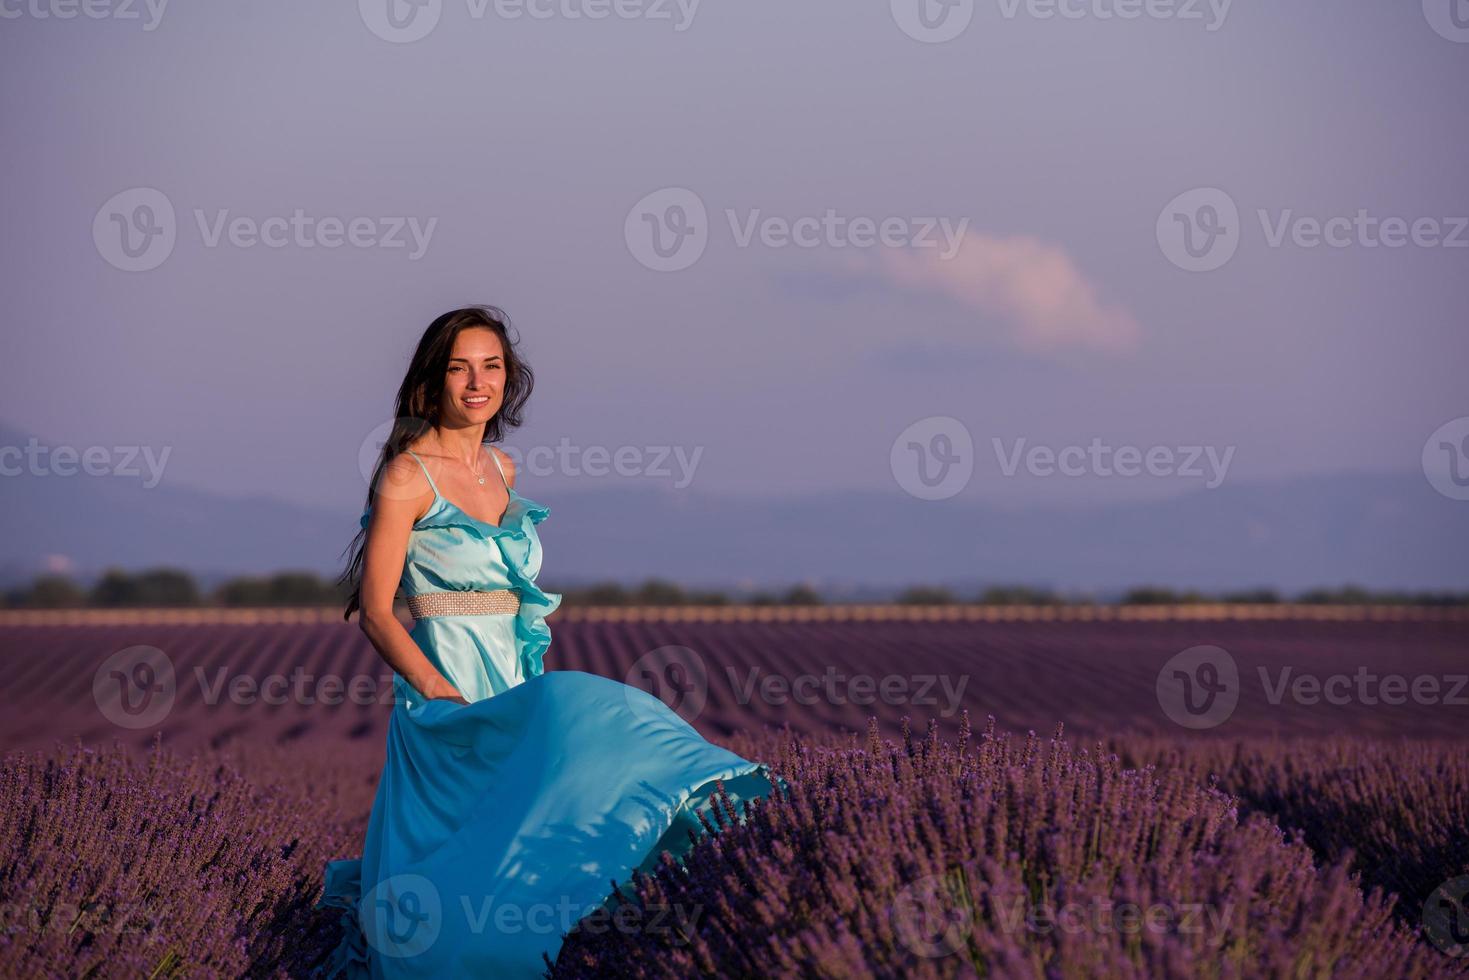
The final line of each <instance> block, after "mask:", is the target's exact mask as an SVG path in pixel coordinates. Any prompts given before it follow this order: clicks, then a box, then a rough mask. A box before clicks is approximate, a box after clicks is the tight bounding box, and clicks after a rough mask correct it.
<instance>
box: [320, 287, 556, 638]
mask: <svg viewBox="0 0 1469 980" xmlns="http://www.w3.org/2000/svg"><path fill="white" fill-rule="evenodd" d="M476 327H482V328H485V329H489V330H493V331H495V333H497V334H498V335H499V336H500V344H501V346H502V347H503V348H504V351H505V391H504V399H503V400H502V402H501V407H500V410H499V411H498V412H496V413H495V415H494V417H493V418H491V419H490V421H489V422H488V423H486V424H485V437H484V441H485V442H486V443H491V442H499V441H500V440H501V439H503V438H504V437H505V434H506V432H508V431H509V430H510V429H516V428H519V427H520V425H521V424H522V422H523V421H524V418H523V416H522V414H521V411H522V409H523V408H524V407H525V403H526V400H527V399H528V398H530V393H531V389H532V388H533V387H535V375H534V374H532V373H531V369H530V365H529V364H528V363H526V361H525V360H524V359H523V358H522V357H521V356H520V354H519V352H518V351H516V349H515V345H516V343H517V342H518V338H512V337H511V335H510V331H511V327H510V318H509V317H508V316H506V315H505V311H504V310H501V309H499V308H497V307H494V306H466V307H464V308H463V309H459V310H450V311H449V312H448V313H445V314H444V315H443V316H441V317H439V318H438V319H436V320H434V322H433V323H430V324H429V325H428V329H427V330H425V331H424V332H423V336H422V337H420V338H419V339H418V348H417V349H416V350H415V351H414V352H413V359H412V360H411V361H410V362H409V363H408V373H407V374H406V375H404V377H403V384H402V385H400V386H399V388H398V400H397V404H396V406H395V408H394V411H393V424H392V428H391V430H390V431H389V433H388V437H387V438H386V439H384V440H383V448H382V452H381V453H379V454H378V459H377V466H376V467H375V468H374V469H373V471H372V479H371V480H369V481H368V487H367V507H368V508H369V509H370V508H371V507H372V504H373V500H374V499H375V498H376V496H377V487H378V481H379V480H381V479H382V476H383V471H384V470H386V469H387V467H388V463H389V461H391V460H392V458H393V457H394V456H397V455H398V454H399V453H401V452H402V451H403V450H404V449H406V448H408V445H409V444H410V443H412V442H413V441H414V440H415V439H417V438H419V437H420V436H422V435H423V434H424V433H426V432H428V431H429V430H430V429H431V428H433V427H434V426H435V425H437V424H438V421H439V400H440V399H441V398H442V397H443V394H444V375H445V374H447V373H448V370H449V354H450V353H451V352H452V351H453V349H454V340H455V339H456V338H457V337H458V336H459V332H460V331H461V330H470V329H473V328H476ZM366 543H367V529H366V528H359V529H358V531H357V535H356V537H354V538H353V539H352V543H351V544H349V545H348V546H347V549H346V551H345V552H343V553H344V554H347V553H350V554H351V557H350V558H349V559H348V561H347V569H346V571H344V572H343V573H342V577H341V578H340V579H338V581H339V582H340V583H342V584H344V585H347V586H349V587H350V588H351V589H352V592H351V595H350V596H349V597H348V599H347V608H346V611H345V612H343V613H342V618H343V619H351V618H352V614H353V613H354V612H356V611H357V610H358V609H361V608H362V550H363V546H364V545H365V544H366Z"/></svg>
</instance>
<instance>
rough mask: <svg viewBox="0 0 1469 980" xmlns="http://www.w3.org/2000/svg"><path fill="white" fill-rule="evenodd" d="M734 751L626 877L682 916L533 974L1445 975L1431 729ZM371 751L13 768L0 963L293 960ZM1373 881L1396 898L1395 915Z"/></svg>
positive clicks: (962, 735)
mask: <svg viewBox="0 0 1469 980" xmlns="http://www.w3.org/2000/svg"><path fill="white" fill-rule="evenodd" d="M730 747H731V748H733V749H735V750H736V751H738V752H740V754H742V755H745V756H746V757H748V758H760V759H765V760H768V761H770V762H771V763H773V764H774V765H775V767H776V768H777V770H778V771H779V773H780V774H781V775H782V776H783V777H784V778H785V779H786V780H787V782H788V783H789V785H790V788H791V793H790V796H789V798H788V799H781V800H771V801H764V802H759V803H756V804H754V805H752V806H751V807H750V808H749V810H748V811H747V813H746V814H745V815H744V819H743V820H742V821H740V820H736V819H735V815H734V814H733V813H732V811H731V808H730V807H729V806H728V805H727V800H726V801H725V802H724V803H723V804H722V809H721V808H720V807H716V809H715V812H713V813H710V814H706V815H705V818H706V825H707V827H708V828H709V829H710V830H711V831H717V833H712V834H710V835H709V836H707V837H705V838H704V839H702V840H701V841H700V842H699V843H698V845H697V846H696V847H695V848H694V849H693V850H692V851H691V852H690V854H689V856H688V858H687V861H686V863H685V864H684V865H681V866H680V865H677V864H674V863H672V862H669V861H665V863H664V865H663V866H662V867H661V868H660V869H659V870H658V871H657V872H656V873H655V874H653V875H640V876H637V877H636V878H635V880H634V881H631V882H623V883H621V884H622V886H623V888H622V891H623V894H624V895H626V896H627V900H628V901H629V903H633V904H643V905H645V906H647V907H648V908H654V909H656V908H657V907H658V906H660V905H662V906H669V907H678V908H681V909H682V911H683V913H684V917H683V918H677V917H675V918H673V919H665V920H661V922H662V925H661V927H660V928H657V929H653V928H646V929H637V928H634V929H619V928H601V929H594V928H592V926H593V925H595V923H592V922H587V923H584V925H583V927H582V928H580V929H578V930H576V931H574V932H573V934H572V935H571V936H570V937H569V938H568V940H567V942H566V945H565V947H564V949H563V952H562V955H561V956H560V958H559V960H558V962H557V963H556V964H555V965H554V966H553V967H550V968H549V972H550V973H551V975H552V976H553V977H555V978H557V980H559V978H565V977H590V976H599V977H600V976H629V977H680V978H682V977H687V976H694V975H720V976H724V975H732V976H749V975H765V976H788V975H799V976H812V977H822V976H829V977H836V976H853V977H860V976H878V977H897V976H916V977H963V976H977V975H985V976H1004V977H1009V976H1016V977H1041V976H1044V977H1073V976H1074V977H1083V976H1085V977H1093V976H1103V975H1105V976H1122V977H1128V976H1137V977H1142V976H1159V975H1189V976H1193V975H1203V976H1214V977H1237V976H1238V977H1243V976H1256V975H1259V976H1291V977H1328V976H1453V975H1463V974H1464V973H1465V972H1466V967H1469V957H1463V958H1454V957H1451V956H1448V955H1445V954H1444V953H1442V952H1440V951H1439V950H1438V949H1435V948H1434V947H1433V946H1431V945H1430V944H1429V943H1427V942H1425V941H1423V940H1422V939H1419V938H1417V937H1416V936H1415V935H1414V933H1415V930H1416V924H1417V916H1418V911H1419V908H1420V907H1421V902H1422V896H1424V895H1426V894H1427V893H1429V892H1431V891H1432V890H1433V889H1434V888H1435V887H1436V886H1438V885H1439V884H1441V883H1442V881H1443V880H1445V879H1448V878H1451V877H1453V876H1454V875H1457V874H1463V873H1465V865H1464V852H1463V847H1464V844H1463V837H1464V835H1463V834H1462V828H1463V827H1464V826H1465V819H1464V813H1465V800H1466V791H1465V787H1466V779H1465V766H1466V763H1465V761H1464V759H1463V758H1462V754H1461V753H1460V752H1459V751H1458V750H1457V748H1456V746H1454V745H1447V744H1430V743H1389V742H1379V741H1364V740H1349V739H1336V740H1327V741H1321V740H1307V741H1298V742H1264V741H1254V742H1239V743H1232V742H1224V741H1219V740H1208V739H1204V740H1197V739H1177V740H1162V739H1154V738H1142V737H1119V738H1116V739H1113V740H1110V741H1109V743H1108V744H1107V745H1106V746H1098V747H1096V748H1080V747H1077V746H1074V745H1073V744H1071V743H1070V742H1068V741H1067V740H1066V739H1064V738H1062V737H1060V734H1059V732H1058V734H1057V736H1055V737H1053V738H1051V739H1040V738H1036V737H1035V736H1034V735H1032V736H1030V737H1028V738H1022V737H1012V736H1008V735H1004V734H1000V733H997V732H996V731H995V730H994V726H993V723H991V725H990V726H989V728H987V729H986V731H984V732H983V733H981V734H979V735H978V736H977V737H975V736H974V735H973V734H972V733H970V732H969V731H968V730H967V721H966V727H964V728H961V730H960V732H959V734H958V738H957V739H956V740H954V741H944V740H941V739H940V738H939V734H938V732H937V730H936V729H934V728H932V727H931V728H930V730H929V732H928V734H927V736H926V737H923V738H913V737H912V736H911V735H909V734H908V733H907V732H905V733H904V737H903V739H902V740H894V741H889V740H884V739H882V738H880V737H878V734H877V732H876V731H875V730H872V731H869V733H868V736H867V738H866V739H865V740H862V739H860V738H856V737H850V738H842V737H837V736H827V737H812V736H800V737H797V736H795V735H793V734H791V733H790V732H785V733H767V734H765V735H746V736H740V737H739V738H736V739H734V740H732V742H731V743H730ZM380 765H381V746H380V745H379V744H378V743H377V742H376V741H375V740H374V741H372V742H371V743H370V744H369V743H368V741H367V740H363V741H359V742H354V743H348V744H346V745H345V746H344V744H343V743H342V742H340V741H333V742H330V743H323V744H322V746H321V747H319V748H315V747H313V746H312V745H311V743H310V742H309V740H307V739H305V738H302V739H298V740H295V741H293V742H289V743H286V744H283V745H272V744H269V743H264V742H252V741H248V740H246V741H242V742H240V743H237V744H231V746H230V747H228V748H227V749H223V750H221V749H208V750H204V751H201V752H200V753H199V754H198V755H196V756H195V757H193V758H190V759H188V760H184V759H181V758H179V757H178V756H177V755H175V754H174V753H172V752H168V751H164V750H162V749H159V748H156V747H155V749H154V750H153V751H151V752H149V753H147V754H146V755H144V756H142V757H138V756H134V755H130V754H129V753H127V752H125V751H123V750H122V749H121V748H120V747H116V746H115V747H113V748H112V749H108V750H101V751H93V750H89V749H84V748H81V747H79V746H77V747H64V748H61V749H58V750H56V751H53V752H49V753H34V754H29V755H24V754H13V755H10V756H8V757H7V758H6V759H5V760H4V764H3V766H0V792H3V803H0V806H3V807H4V815H5V819H4V821H3V823H0V899H3V902H4V905H5V909H6V929H5V931H4V932H3V934H0V975H3V976H59V975H66V976H88V977H109V976H140V975H141V976H153V977H168V976H185V975H189V976H196V975H220V976H235V975H250V976H304V975H307V974H308V973H309V972H310V971H311V970H312V969H313V968H314V967H315V966H316V965H317V964H319V963H320V962H322V960H323V959H324V958H325V955H326V953H327V951H328V950H329V949H330V948H331V947H332V946H333V945H334V944H335V943H336V941H337V938H338V935H337V929H338V922H337V916H336V914H335V911H333V912H330V913H315V912H313V911H312V909H311V906H312V905H313V904H314V902H315V900H316V898H317V897H318V896H319V894H320V890H321V879H320V874H321V869H322V865H323V863H324V861H325V860H327V859H329V858H339V857H347V856H353V855H355V854H356V853H357V851H358V849H359V848H360V845H361V835H362V830H363V828H364V826H365V821H366V817H367V813H368V808H369V806H370V804H371V799H372V792H373V790H374V788H375V783H376V779H377V775H378V770H379V767H380ZM1277 821H1278V826H1277ZM1279 827H1286V828H1288V830H1287V831H1282V830H1281V829H1279ZM1289 828H1300V833H1299V834H1297V833H1294V832H1293V831H1291V830H1289ZM1356 871H1360V872H1361V877H1360V878H1359V877H1357V876H1356V874H1355V872H1356ZM611 884H612V883H610V882H609V887H611ZM1363 885H1365V886H1366V888H1365V890H1364V888H1363V887H1362V886H1363ZM1379 886H1380V887H1379ZM1383 889H1386V890H1391V891H1397V892H1399V893H1400V894H1403V895H1404V896H1408V897H1409V898H1410V900H1409V901H1405V902H1404V903H1403V904H1402V906H1401V907H1399V908H1398V910H1397V911H1398V917H1397V918H1395V917H1394V908H1393V903H1392V898H1391V896H1389V895H1387V894H1385V892H1384V891H1383ZM690 911H692V912H694V913H696V914H694V915H692V916H690V915H689V913H690ZM636 921H638V922H650V923H651V922H653V921H654V919H653V918H652V917H650V916H646V915H645V916H642V917H640V918H638V919H637V920H636ZM670 921H672V922H679V923H686V924H689V925H690V927H689V928H680V929H669V928H667V923H668V922H670Z"/></svg>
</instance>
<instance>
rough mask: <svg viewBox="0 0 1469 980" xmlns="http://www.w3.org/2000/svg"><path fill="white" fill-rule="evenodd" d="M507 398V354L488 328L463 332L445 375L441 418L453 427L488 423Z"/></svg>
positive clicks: (495, 335)
mask: <svg viewBox="0 0 1469 980" xmlns="http://www.w3.org/2000/svg"><path fill="white" fill-rule="evenodd" d="M504 397H505V352H504V350H503V348H502V347H501V344H500V335H499V334H497V333H495V331H493V330H490V329H489V328H487V327H471V328H469V329H468V330H461V331H459V336H457V337H455V338H454V348H453V350H451V351H450V352H449V366H448V368H447V370H446V373H445V375H444V395H443V398H442V400H441V401H440V403H439V410H440V413H441V417H442V418H443V419H444V421H446V422H448V423H449V424H450V425H474V424H476V423H484V422H488V421H489V420H490V419H492V418H494V416H495V413H496V412H498V411H499V410H500V405H501V402H502V400H503V399H504Z"/></svg>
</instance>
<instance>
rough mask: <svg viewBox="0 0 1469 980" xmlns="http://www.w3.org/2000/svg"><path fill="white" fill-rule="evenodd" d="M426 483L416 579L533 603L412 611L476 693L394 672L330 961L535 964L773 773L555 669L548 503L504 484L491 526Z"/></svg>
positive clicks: (336, 891)
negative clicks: (720, 809)
mask: <svg viewBox="0 0 1469 980" xmlns="http://www.w3.org/2000/svg"><path fill="white" fill-rule="evenodd" d="M414 458H415V459H418V457H417V456H416V455H415V456H414ZM418 462H419V465H420V466H422V465H423V461H422V460H421V459H419V460H418ZM495 463H496V465H497V466H498V465H499V459H498V458H496V460H495ZM424 473H425V475H427V474H428V468H427V467H424ZM500 477H501V480H502V481H503V480H504V479H505V474H504V471H503V470H502V471H501V473H500ZM429 485H430V486H431V487H433V491H434V502H433V505H432V506H431V507H430V509H429V511H428V513H426V514H425V515H424V516H423V517H422V518H421V519H419V521H418V522H417V523H416V524H415V525H414V526H413V529H412V531H411V533H410V537H409V543H408V552H407V556H406V558H405V560H404V565H403V577H402V583H401V585H402V590H403V593H404V594H405V595H421V594H425V593H430V592H454V591H491V590H495V589H514V590H517V591H518V592H519V594H520V608H519V612H518V613H501V614H491V615H475V616H438V617H431V618H427V619H420V620H417V621H416V622H415V623H414V626H413V629H412V631H411V634H410V635H411V636H412V637H413V639H414V640H415V641H416V642H417V643H418V645H419V647H420V648H421V649H422V650H423V652H424V654H425V655H426V656H427V657H428V659H429V660H430V661H431V662H432V663H433V664H434V666H435V667H436V668H437V669H438V670H439V671H441V672H442V673H443V674H444V676H445V677H447V678H448V679H449V680H450V681H451V682H452V683H453V684H454V686H455V687H456V688H458V690H459V691H460V692H461V693H462V694H463V695H464V697H465V699H466V700H467V701H469V702H470V703H469V704H468V705H461V704H458V703H455V702H452V701H445V700H425V699H424V698H423V697H422V696H421V695H419V693H418V692H417V691H416V690H414V689H413V687H412V686H411V685H409V684H408V683H407V681H405V680H403V678H402V677H400V676H397V675H396V674H395V675H394V680H393V684H394V688H395V694H396V695H397V697H396V701H395V704H394V706H393V710H392V714H391V715H390V717H389V721H388V733H387V759H386V761H385V763H384V765H383V771H382V777H381V779H380V781H379V783H378V787H377V796H376V799H375V800H374V802H373V807H372V815H371V817H370V818H369V821H368V827H367V835H366V839H365V840H364V842H363V848H362V857H361V859H358V860H347V861H331V862H328V864H327V866H326V876H325V877H326V885H325V889H324V893H323V896H322V899H321V901H320V902H319V903H318V905H317V907H318V908H326V907H335V908H340V909H343V910H344V914H343V916H342V920H341V921H342V929H343V937H342V940H341V942H340V944H339V945H338V946H337V948H336V949H335V950H334V951H333V954H332V957H331V960H330V961H329V963H328V964H327V965H326V968H325V969H324V970H323V971H322V972H324V973H325V974H326V975H327V976H339V975H344V976H348V977H373V978H388V977H435V978H437V977H451V976H452V977H462V976H478V977H538V976H542V975H543V974H544V972H545V964H544V962H543V961H542V954H543V953H544V954H545V955H546V956H548V957H550V959H551V960H552V961H554V960H555V959H556V955H557V953H558V952H559V950H560V948H561V943H562V939H563V937H564V934H565V933H566V932H567V931H568V930H569V929H570V928H571V927H572V926H574V925H575V924H576V922H577V920H578V919H579V918H581V916H583V915H585V914H586V913H588V912H591V911H594V910H596V909H597V908H598V907H599V906H602V905H603V904H607V905H609V907H610V906H614V905H615V904H616V903H617V901H618V900H617V899H616V898H614V897H613V896H611V882H612V880H614V879H615V880H616V881H617V882H618V884H619V885H624V884H626V883H627V882H628V881H629V880H630V878H631V873H632V871H633V869H635V868H641V869H643V870H650V869H651V868H652V867H653V866H654V865H655V863H656V862H657V861H658V858H659V855H660V853H661V852H662V851H664V850H668V851H671V852H672V853H673V855H674V856H675V857H682V856H683V854H684V853H685V852H686V851H687V850H688V848H689V846H690V844H689V838H688V831H689V830H694V831H695V833H696V835H698V834H701V833H702V832H703V831H702V829H701V826H700V824H699V822H698V819H697V817H696V816H695V813H694V811H695V810H696V809H706V808H707V807H708V806H709V805H710V802H711V796H712V794H713V793H714V791H715V786H714V781H715V780H716V779H723V780H724V781H725V789H726V792H728V793H729V795H730V797H731V799H732V800H733V801H734V802H735V807H736V810H737V811H738V810H739V809H740V803H741V801H742V800H747V799H752V798H755V797H760V796H766V795H768V794H769V793H770V792H771V791H772V789H773V788H774V787H773V785H772V782H771V778H772V777H771V774H770V772H769V770H768V768H767V767H766V766H764V765H763V764H761V763H757V762H750V761H747V760H745V759H742V758H740V757H739V756H738V755H735V754H734V753H732V752H729V751H727V750H726V749H723V748H720V747H719V746H716V745H713V744H711V743H709V742H707V741H705V740H704V739H703V738H702V737H701V736H700V735H699V733H698V732H696V731H695V730H694V729H693V728H692V727H691V726H690V725H689V724H688V723H687V722H685V721H684V720H683V719H682V718H680V717H679V716H678V715H677V714H676V713H675V712H674V711H673V710H672V709H670V708H669V707H667V706H666V705H665V704H664V703H663V702H662V701H660V700H658V699H657V698H655V697H653V696H652V695H651V694H648V693H647V692H645V691H642V690H640V689H638V688H635V687H630V686H628V685H626V684H622V683H619V682H617V681H613V680H609V679H607V678H605V677H599V676H596V675H593V674H587V673H583V672H581V671H574V670H560V671H552V672H551V673H543V672H542V667H541V660H542V657H543V655H544V654H545V652H546V649H547V648H548V647H549V646H550V644H551V631H550V630H549V629H548V628H547V626H546V623H545V617H546V616H547V615H548V614H550V613H551V612H553V611H554V610H555V609H556V608H557V607H558V606H559V605H560V604H561V596H560V595H557V594H555V593H548V592H543V591H541V589H540V588H539V587H537V585H536V584H535V578H536V576H537V574H538V573H539V572H540V567H541V543H540V538H539V537H538V535H537V533H536V525H537V524H539V523H540V522H541V521H543V520H545V519H546V516H547V514H548V513H549V512H550V511H549V508H547V507H544V506H542V505H540V504H537V503H536V502H535V501H533V500H530V499H528V498H526V497H523V496H521V495H520V494H518V493H516V492H515V490H514V489H512V488H511V487H510V486H509V483H508V481H507V482H506V489H507V490H509V493H510V503H509V506H508V508H507V509H506V511H505V516H504V517H502V518H501V522H500V524H498V525H495V524H489V523H486V522H484V521H481V520H478V519H476V518H474V517H471V516H470V515H469V514H467V513H465V512H464V511H462V510H460V509H459V508H458V507H456V506H455V505H454V504H452V503H450V502H449V501H448V500H446V499H445V498H444V497H443V496H442V495H440V494H439V490H438V487H437V486H434V484H433V477H431V476H430V477H429ZM368 516H369V515H368V514H364V515H363V516H362V524H363V526H364V527H365V526H366V525H367V521H368Z"/></svg>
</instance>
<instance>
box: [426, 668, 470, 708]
mask: <svg viewBox="0 0 1469 980" xmlns="http://www.w3.org/2000/svg"><path fill="white" fill-rule="evenodd" d="M419 693H420V694H422V695H423V696H424V697H425V698H427V699H428V700H430V701H453V702H455V703H456V704H468V703H469V702H468V701H466V700H465V699H464V695H463V694H460V693H459V689H458V688H457V687H455V686H454V685H453V684H450V683H449V682H448V681H447V680H445V679H444V677H443V675H435V676H434V677H433V678H432V679H431V680H429V681H427V682H425V683H424V685H423V687H421V688H419Z"/></svg>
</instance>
